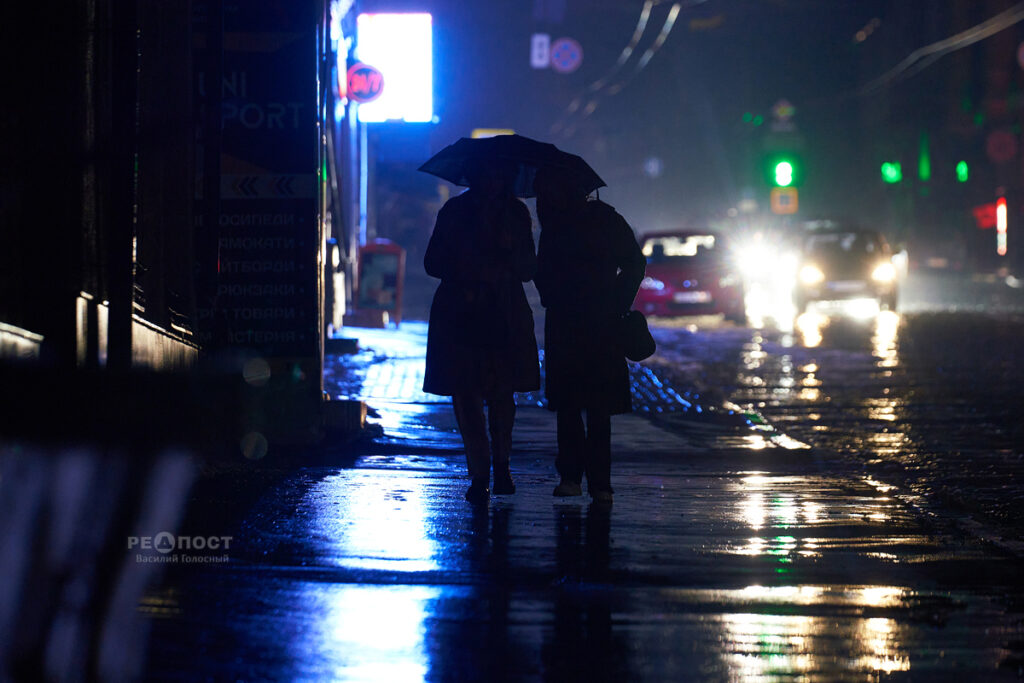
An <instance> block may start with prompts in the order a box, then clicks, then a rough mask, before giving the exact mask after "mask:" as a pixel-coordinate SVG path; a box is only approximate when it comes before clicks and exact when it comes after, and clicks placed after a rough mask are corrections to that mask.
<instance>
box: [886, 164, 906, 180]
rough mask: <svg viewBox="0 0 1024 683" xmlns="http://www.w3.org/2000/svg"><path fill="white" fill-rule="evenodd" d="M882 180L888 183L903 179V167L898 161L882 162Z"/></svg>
mask: <svg viewBox="0 0 1024 683" xmlns="http://www.w3.org/2000/svg"><path fill="white" fill-rule="evenodd" d="M882 180H884V181H885V182H887V183H898V182H900V181H901V180H903V169H902V168H900V164H899V162H898V161H886V162H885V163H883V164H882Z"/></svg>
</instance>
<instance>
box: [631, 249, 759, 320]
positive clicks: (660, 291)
mask: <svg viewBox="0 0 1024 683" xmlns="http://www.w3.org/2000/svg"><path fill="white" fill-rule="evenodd" d="M641 244H642V246H643V251H644V256H646V257H647V275H646V277H644V280H643V282H641V283H640V292H639V293H638V294H637V296H636V301H635V303H634V306H633V307H634V308H636V309H637V310H639V311H641V312H642V313H643V314H644V315H653V316H678V315H708V314H722V315H724V316H725V317H726V319H728V320H733V321H735V322H738V323H741V324H743V323H745V322H746V319H747V316H746V307H745V305H744V301H743V298H744V296H743V295H744V290H743V278H741V277H740V274H739V273H738V272H737V271H736V269H735V268H734V267H733V265H732V263H731V259H730V258H729V257H728V249H727V248H726V245H725V241H724V239H723V238H722V236H721V235H717V234H715V233H713V232H708V231H689V230H680V231H674V232H658V233H648V234H646V235H644V237H643V239H642V241H641Z"/></svg>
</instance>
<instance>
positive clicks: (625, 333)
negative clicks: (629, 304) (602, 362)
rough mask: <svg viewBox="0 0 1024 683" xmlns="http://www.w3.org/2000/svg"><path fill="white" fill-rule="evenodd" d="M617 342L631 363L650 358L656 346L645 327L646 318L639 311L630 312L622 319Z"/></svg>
mask: <svg viewBox="0 0 1024 683" xmlns="http://www.w3.org/2000/svg"><path fill="white" fill-rule="evenodd" d="M619 340H620V342H621V344H622V350H623V355H625V356H626V358H628V359H629V360H632V361H642V360H644V359H646V358H650V357H651V356H653V355H654V351H655V350H656V349H657V346H658V345H657V344H656V343H655V342H654V337H653V336H651V330H650V329H649V328H648V327H647V318H645V317H644V314H643V313H641V312H640V311H630V312H629V313H627V314H626V315H624V316H623V317H622V321H621V323H620V330H619Z"/></svg>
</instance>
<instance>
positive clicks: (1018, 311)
mask: <svg viewBox="0 0 1024 683" xmlns="http://www.w3.org/2000/svg"><path fill="white" fill-rule="evenodd" d="M936 282H943V283H946V284H947V286H948V285H951V284H960V285H961V286H972V287H975V288H977V289H979V290H980V291H984V292H987V293H988V295H989V296H990V297H994V298H999V297H1001V298H1002V302H1003V303H1002V306H1003V308H1002V310H1001V311H1000V312H999V313H994V314H989V313H978V312H976V311H971V310H958V309H957V306H956V305H955V304H954V303H951V300H952V299H953V298H955V297H950V296H947V297H942V296H937V295H935V294H932V295H931V296H924V294H925V291H926V290H925V288H924V285H925V284H928V285H930V287H929V288H928V289H927V291H931V292H934V291H937V290H939V289H940V288H939V287H938V286H936ZM915 285H920V287H917V288H915ZM943 299H945V300H943ZM904 302H905V306H906V308H908V309H911V310H913V311H914V312H911V313H906V314H891V313H886V312H883V313H881V314H879V315H878V316H874V317H871V318H867V319H861V320H854V319H846V318H841V317H835V318H822V319H820V320H818V321H817V322H818V325H817V326H816V327H815V329H814V330H810V329H806V328H805V329H804V331H803V332H801V331H800V330H799V329H797V330H795V331H784V330H779V329H776V328H772V327H770V326H769V327H765V328H761V329H752V328H749V327H739V326H735V325H732V324H730V323H723V322H721V321H718V320H715V319H702V318H683V319H677V320H672V321H665V322H664V323H663V324H662V326H659V327H657V328H656V329H655V335H656V337H657V339H658V342H659V351H658V353H657V355H656V356H655V357H654V358H652V359H649V360H648V361H645V362H644V363H643V364H642V365H634V366H633V367H632V376H633V383H634V389H633V391H634V400H635V405H636V406H637V408H638V411H637V413H636V414H634V415H631V416H625V417H621V418H616V419H615V421H614V423H613V424H614V427H613V447H614V449H615V453H616V459H615V463H614V472H613V482H614V485H615V487H616V501H615V504H614V505H613V506H609V507H604V506H601V505H599V504H595V503H589V502H588V501H587V500H585V499H568V500H561V501H560V500H558V499H554V501H553V499H552V498H551V495H550V489H551V487H552V485H553V482H554V474H553V467H552V463H553V455H552V450H553V449H552V444H553V441H554V434H553V433H554V424H553V419H552V417H551V414H550V413H548V412H547V411H546V410H544V409H542V408H540V407H538V406H536V405H535V404H534V400H535V399H536V398H537V397H536V396H532V395H520V397H519V404H520V407H519V410H518V414H517V424H516V432H515V434H516V436H515V447H514V453H515V456H514V462H513V473H514V475H515V477H516V481H517V484H518V491H517V492H516V494H515V495H514V496H500V497H495V498H494V499H493V501H492V503H491V505H490V506H489V507H488V508H485V509H474V510H469V509H467V504H466V502H465V501H464V500H462V492H463V484H462V481H463V480H462V479H461V478H460V476H464V473H465V463H464V462H463V461H462V457H461V455H462V454H461V450H460V449H461V442H460V440H459V439H458V434H457V430H456V427H455V424H454V421H453V419H452V417H451V415H450V409H449V408H448V407H447V406H446V405H445V404H444V403H442V402H439V401H438V400H436V397H435V399H432V398H431V397H430V396H428V395H426V394H423V393H422V392H421V391H420V390H419V384H418V381H417V380H418V378H419V376H420V374H421V373H422V369H421V368H422V353H423V346H422V344H423V327H422V323H409V324H407V325H405V328H406V329H405V331H404V332H403V333H397V332H387V331H366V332H364V333H363V335H362V336H360V340H361V342H362V343H363V344H364V345H365V349H364V351H363V352H362V353H361V354H358V355H357V356H356V357H335V358H334V359H332V361H331V362H329V364H328V368H329V370H332V371H333V373H334V374H331V373H330V372H329V377H331V376H333V377H335V378H342V377H344V378H348V379H346V380H336V382H335V385H334V386H335V389H336V391H339V392H341V393H343V394H345V395H358V396H360V397H362V398H364V399H365V400H366V401H367V403H368V404H369V405H370V406H371V407H372V408H373V410H374V411H375V413H376V415H377V417H376V418H373V421H374V422H375V423H377V424H378V425H380V427H381V429H382V432H383V435H382V436H380V437H378V438H377V439H376V440H375V443H374V445H372V446H369V447H368V448H367V449H366V450H367V452H366V453H365V454H363V455H360V456H359V457H357V458H356V459H355V460H353V461H352V462H350V463H347V464H346V465H345V466H342V467H316V468H305V469H303V470H302V471H301V472H299V473H296V474H293V475H289V476H288V477H286V478H285V479H283V480H282V481H281V482H280V483H278V484H276V485H274V486H273V487H271V488H270V489H269V490H268V491H267V493H266V495H265V496H264V497H262V498H261V499H260V500H259V502H258V503H257V504H256V505H254V506H253V507H252V509H251V510H250V511H249V512H248V513H246V514H245V515H244V518H243V519H242V521H241V522H240V523H239V525H238V526H237V528H236V529H233V530H232V532H233V533H234V534H235V542H236V545H235V546H234V547H233V548H232V554H231V558H232V559H231V562H229V563H228V564H226V565H218V566H216V567H207V568H203V569H201V570H195V571H194V572H193V573H184V574H178V575H176V576H175V578H174V579H172V580H171V581H169V583H168V585H167V586H166V587H165V588H164V590H162V591H160V592H157V593H154V594H152V595H151V596H149V598H148V599H147V601H146V602H145V603H144V608H143V609H144V611H145V612H146V613H147V614H148V615H149V618H150V619H151V620H152V623H151V626H152V628H153V635H154V642H155V643H157V645H156V646H155V650H154V653H153V659H152V662H151V668H150V672H151V675H152V676H153V677H154V678H156V679H159V680H191V679H197V678H203V677H206V678H208V679H210V680H217V679H219V678H220V677H222V676H223V677H227V676H229V675H230V676H234V677H238V678H241V679H245V680H268V679H269V680H284V679H290V680H299V679H301V680H309V679H335V680H409V679H416V680H420V679H423V680H492V679H506V680H538V679H543V680H582V679H584V678H588V679H597V680H652V681H664V680H688V679H694V678H699V679H702V680H776V679H806V680H865V679H875V678H879V677H882V678H885V677H890V676H891V677H895V678H900V677H905V678H906V679H908V680H936V679H938V680H952V679H955V678H967V679H975V680H1004V679H1005V680H1016V679H1017V678H1018V677H1019V676H1020V666H1021V664H1022V656H1024V653H1022V651H1021V649H1020V643H1021V636H1022V617H1024V612H1022V604H1024V602H1022V599H1024V592H1022V589H1024V585H1022V583H1021V581H1020V576H1019V561H1020V560H1019V557H1020V553H1021V551H1022V548H1024V545H1022V542H1024V538H1022V536H1021V532H1022V530H1024V528H1022V526H1021V524H1020V516H1019V514H1017V510H1019V506H1020V505H1021V502H1022V500H1021V490H1020V487H1018V486H1015V485H1013V484H1012V482H1013V481H1014V480H1015V479H1016V478H1017V477H1019V476H1020V473H1021V469H1022V467H1024V459H1022V458H1021V454H1020V452H1019V449H1017V448H1015V444H1019V443H1020V438H1021V437H1020V431H1019V430H1020V426H1019V421H1018V420H1017V419H1016V415H1018V414H1019V411H1020V409H1021V402H1022V400H1021V397H1020V395H1019V390H1018V388H1019V386H1020V381H1021V370H1020V369H1019V368H1017V367H1015V365H1014V362H1013V361H1014V358H1015V356H1016V351H1015V348H1014V343H1013V340H1014V339H1016V338H1017V337H1018V336H1019V335H1020V333H1021V331H1022V328H1024V317H1022V312H1024V296H1021V295H1020V293H1019V292H1014V291H1013V290H1012V289H1010V288H1007V287H1005V285H997V284H993V283H984V282H983V283H974V284H973V285H972V284H971V283H965V282H963V280H962V279H958V278H949V277H945V278H938V280H936V279H935V277H934V276H933V277H932V278H928V277H927V276H922V277H921V278H919V279H918V282H914V281H912V282H911V283H910V286H909V287H908V289H907V291H906V292H905V294H904ZM964 328H968V329H969V330H970V332H969V334H966V335H965V334H964V333H963V329H964ZM982 349H985V351H984V352H982V351H981V350H982ZM729 407H732V408H733V412H731V413H730V411H729V409H728V408H729ZM698 410H699V411H700V412H698ZM195 531H198V530H195ZM207 531H210V530H207ZM221 531H223V529H221ZM225 642H229V643H232V644H233V646H232V648H231V649H230V650H225V649H223V646H222V643H225ZM560 653H561V654H560ZM564 653H569V655H566V654H564ZM190 655H192V656H190Z"/></svg>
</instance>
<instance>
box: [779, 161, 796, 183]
mask: <svg viewBox="0 0 1024 683" xmlns="http://www.w3.org/2000/svg"><path fill="white" fill-rule="evenodd" d="M775 184H776V185H778V186H779V187H789V186H790V185H792V184H793V164H791V163H790V162H788V161H780V162H779V163H777V164H775Z"/></svg>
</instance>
